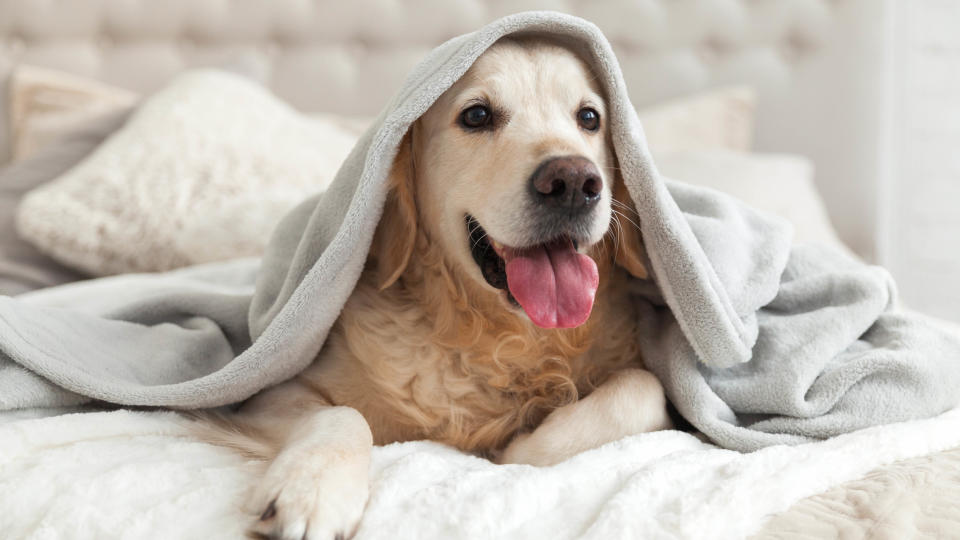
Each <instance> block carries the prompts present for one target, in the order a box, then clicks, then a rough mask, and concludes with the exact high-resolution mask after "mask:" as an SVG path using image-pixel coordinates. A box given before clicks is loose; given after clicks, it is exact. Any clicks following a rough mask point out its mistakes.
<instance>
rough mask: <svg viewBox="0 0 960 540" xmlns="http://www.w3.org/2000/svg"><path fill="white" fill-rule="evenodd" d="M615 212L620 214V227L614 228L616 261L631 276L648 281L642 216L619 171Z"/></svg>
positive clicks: (616, 181)
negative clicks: (641, 225)
mask: <svg viewBox="0 0 960 540" xmlns="http://www.w3.org/2000/svg"><path fill="white" fill-rule="evenodd" d="M613 210H614V211H615V212H617V213H618V214H619V215H616V216H615V218H616V220H617V221H619V226H616V225H615V226H614V234H616V246H617V252H616V258H615V259H614V260H615V261H616V263H617V265H618V266H622V267H623V268H624V269H625V270H626V271H627V272H628V273H629V274H630V275H631V276H633V277H636V278H639V279H647V277H649V275H650V274H649V272H647V265H646V264H644V262H643V260H644V258H645V255H646V253H645V251H644V247H643V238H642V236H641V234H640V216H638V215H637V207H636V205H634V204H633V198H632V197H630V192H628V191H627V186H626V184H624V183H623V178H622V177H621V176H620V173H619V171H618V172H617V174H616V175H615V178H614V181H613Z"/></svg>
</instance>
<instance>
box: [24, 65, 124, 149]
mask: <svg viewBox="0 0 960 540" xmlns="http://www.w3.org/2000/svg"><path fill="white" fill-rule="evenodd" d="M9 85H10V86H9V99H10V104H9V108H10V133H11V136H12V139H11V147H12V151H13V161H21V160H24V159H26V158H28V157H30V156H32V155H34V154H36V153H37V152H38V151H39V150H40V149H41V148H43V147H44V146H47V145H49V144H50V143H51V142H52V141H54V140H56V139H57V138H59V137H62V136H63V135H65V134H68V133H72V132H75V131H77V130H78V129H81V128H82V127H83V126H85V125H87V124H89V123H90V122H91V121H94V120H95V119H97V118H101V117H103V116H105V115H109V114H111V113H113V112H116V111H120V110H123V109H126V108H129V107H130V106H132V105H133V104H134V103H135V102H136V101H137V95H136V94H134V93H133V92H129V91H127V90H124V89H122V88H117V87H115V86H110V85H107V84H102V83H99V82H97V81H94V80H91V79H87V78H84V77H77V76H75V75H70V74H68V73H64V72H61V71H54V70H49V69H44V68H39V67H35V66H29V65H21V66H19V67H17V68H16V69H14V71H13V73H12V74H11V75H10V82H9Z"/></svg>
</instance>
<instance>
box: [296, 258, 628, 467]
mask: <svg viewBox="0 0 960 540" xmlns="http://www.w3.org/2000/svg"><path fill="white" fill-rule="evenodd" d="M611 275H613V273H612V272H611ZM617 275H618V276H619V274H617ZM422 277H426V276H422ZM620 277H622V276H620ZM408 278H412V279H407V280H406V281H401V282H400V284H399V286H394V287H391V288H389V289H387V290H385V291H378V290H377V289H376V288H375V287H374V286H373V284H372V283H370V282H368V281H367V280H365V279H363V278H361V282H360V283H359V284H358V286H357V288H356V290H355V291H354V293H353V295H352V296H351V297H350V299H349V301H348V302H347V305H346V306H345V308H344V311H343V314H342V315H341V317H340V319H339V320H338V321H337V323H336V325H335V326H334V328H333V329H332V330H331V333H330V336H329V337H328V339H327V343H326V345H325V346H324V349H323V351H321V353H320V356H319V357H318V359H317V361H316V362H314V364H313V365H312V366H311V367H310V368H308V369H307V370H306V371H305V372H304V373H302V374H301V376H300V381H301V382H303V383H306V384H307V385H308V386H310V387H312V388H314V389H316V390H317V391H318V392H320V393H322V394H323V395H324V396H325V397H326V399H328V400H330V401H332V402H333V404H335V405H347V406H350V407H353V408H355V409H357V410H359V411H360V412H361V413H362V414H363V416H364V417H365V418H366V420H367V422H368V423H369V425H370V428H371V430H372V432H373V435H374V439H375V441H376V443H377V444H386V443H389V442H394V441H405V440H417V439H430V440H436V441H440V442H445V443H448V444H451V445H453V446H456V447H458V448H460V449H463V450H468V451H479V452H488V451H495V450H497V449H499V448H501V447H503V446H504V445H505V444H506V443H507V442H509V440H510V438H511V437H512V436H513V435H514V434H516V433H517V432H518V431H523V430H528V429H532V428H534V427H536V425H538V424H539V423H540V421H541V420H542V419H543V417H544V416H546V414H548V413H549V412H550V411H552V410H553V409H555V408H557V407H559V406H562V405H565V404H568V403H572V402H574V401H576V400H577V399H578V398H579V397H582V396H583V395H585V394H586V393H589V391H590V390H591V389H592V388H594V387H595V386H596V385H598V384H600V383H602V382H603V380H605V378H606V377H607V376H608V375H609V374H610V373H612V372H613V371H616V370H618V369H622V368H623V367H626V366H629V365H635V366H639V363H640V362H639V354H638V351H637V350H636V345H635V343H636V339H635V331H636V330H635V327H634V325H633V324H632V323H631V321H633V320H635V318H634V317H633V316H632V310H631V309H630V307H629V302H628V300H627V299H626V298H615V297H613V296H612V295H610V294H608V292H607V291H610V290H623V289H622V288H620V287H617V286H612V287H611V286H609V285H610V284H609V283H608V284H607V285H608V286H601V289H600V290H599V291H598V298H597V303H596V305H595V308H594V312H593V314H592V315H591V317H590V320H589V321H588V322H587V324H585V325H583V326H581V327H579V328H577V329H571V330H564V331H557V330H542V329H539V328H536V327H535V326H533V325H532V324H531V323H529V321H527V320H525V319H524V318H522V317H519V316H518V315H517V314H516V313H512V312H510V311H508V310H506V309H504V308H503V307H502V306H501V305H498V304H497V303H498V302H499V300H498V299H497V298H496V297H492V295H490V294H489V293H488V292H486V291H477V290H472V289H471V288H470V287H464V286H463V284H460V283H458V284H455V285H454V284H451V283H449V282H448V283H446V284H445V285H444V281H443V280H439V281H438V280H435V279H428V280H426V282H428V283H431V284H432V285H433V286H432V287H421V286H420V285H421V284H422V283H423V281H421V280H419V279H417V276H408ZM478 294H481V295H486V296H485V297H484V296H477V295H478ZM483 298H486V300H487V301H486V302H484V301H482V300H478V299H483Z"/></svg>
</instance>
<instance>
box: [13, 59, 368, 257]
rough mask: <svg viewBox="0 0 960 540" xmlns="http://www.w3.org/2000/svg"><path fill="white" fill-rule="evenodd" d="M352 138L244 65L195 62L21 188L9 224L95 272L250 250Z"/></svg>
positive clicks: (329, 171)
mask: <svg viewBox="0 0 960 540" xmlns="http://www.w3.org/2000/svg"><path fill="white" fill-rule="evenodd" d="M241 111H242V112H241ZM355 140H356V137H355V135H354V134H353V133H351V132H348V131H346V130H344V129H342V128H339V127H338V126H335V125H333V124H329V123H327V124H324V123H319V122H315V121H311V120H309V119H308V118H306V117H304V116H302V115H300V114H299V113H297V112H296V111H294V110H293V109H291V108H290V107H289V106H287V105H285V104H284V103H282V102H281V101H279V100H277V99H276V98H274V97H273V96H271V95H270V94H269V93H268V92H267V91H266V90H264V89H263V88H262V87H261V86H259V85H258V84H256V83H253V82H250V81H248V80H246V79H244V78H242V77H239V76H236V75H230V74H227V73H222V72H213V71H198V72H193V73H190V74H186V75H182V76H181V77H179V78H178V79H177V80H176V82H175V83H174V84H171V85H170V86H168V87H166V88H165V89H163V90H161V91H160V92H158V93H157V94H156V95H154V96H152V97H151V99H149V100H148V101H146V102H145V103H144V104H143V105H142V106H140V107H139V108H137V110H136V111H135V112H134V113H133V114H132V115H131V117H130V120H129V121H128V122H127V123H126V125H124V127H123V128H122V129H121V130H119V131H118V132H117V133H115V134H113V136H111V137H110V139H109V140H107V141H106V142H105V143H104V144H103V145H101V146H100V147H98V148H97V149H96V151H94V152H93V154H91V155H90V156H89V157H88V158H87V159H86V160H84V161H83V163H81V164H79V165H78V166H77V167H74V168H73V169H71V170H69V171H68V172H67V173H66V174H64V175H63V176H61V177H60V178H58V179H57V180H56V181H54V182H51V183H49V184H46V185H44V186H43V187H41V188H38V189H36V190H34V191H32V192H31V193H30V194H28V195H27V196H26V197H25V198H24V200H23V202H22V203H21V205H20V210H19V213H18V219H17V228H18V231H19V233H20V235H21V236H22V237H23V238H25V239H27V240H29V241H30V242H32V243H33V244H35V245H36V246H38V247H40V248H41V249H42V250H43V251H44V252H46V253H49V254H50V255H51V256H53V257H56V258H57V259H58V260H60V261H61V262H64V263H65V264H69V265H70V266H72V267H74V268H78V269H80V270H83V271H85V272H87V273H90V274H93V275H110V274H118V273H124V272H143V271H162V270H171V269H174V268H179V267H183V266H188V265H191V264H199V263H205V262H210V261H220V260H226V259H231V258H236V257H245V256H254V255H260V254H261V253H262V252H263V248H264V245H265V244H266V242H267V240H268V239H269V237H270V231H271V230H272V229H273V228H274V226H276V224H277V221H279V219H280V218H281V217H282V216H283V214H285V213H286V212H287V211H289V210H290V208H292V207H293V206H295V205H296V204H297V202H299V201H301V200H303V199H304V198H305V197H307V196H308V195H310V194H313V193H316V192H318V191H322V190H323V189H324V188H325V187H326V185H327V184H328V183H329V182H330V180H331V179H332V178H333V175H334V173H335V172H336V170H337V168H338V167H339V165H340V163H341V162H342V161H343V158H344V157H345V156H346V155H347V153H349V151H350V148H351V147H352V146H353V144H354V142H355Z"/></svg>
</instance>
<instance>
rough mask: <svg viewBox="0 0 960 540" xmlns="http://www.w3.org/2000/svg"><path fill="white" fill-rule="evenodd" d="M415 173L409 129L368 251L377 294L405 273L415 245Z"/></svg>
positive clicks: (390, 179) (392, 170) (393, 167)
mask: <svg viewBox="0 0 960 540" xmlns="http://www.w3.org/2000/svg"><path fill="white" fill-rule="evenodd" d="M415 173H416V171H415V164H414V159H413V127H411V128H410V131H408V132H407V134H406V135H405V136H404V137H403V140H402V141H401V142H400V148H399V150H398V151H397V157H396V158H394V160H393V166H392V167H391V169H390V176H389V177H388V178H387V189H389V191H388V193H387V200H386V203H385V204H384V207H383V216H382V217H381V218H380V224H379V225H378V226H377V232H376V235H375V236H374V239H373V246H372V249H371V255H372V257H373V258H374V259H375V264H376V275H377V280H378V281H379V283H380V290H381V291H382V290H384V289H386V288H387V287H389V286H391V285H393V284H394V283H395V282H396V281H397V279H398V278H399V277H400V275H401V274H403V271H404V270H406V268H407V264H408V263H409V262H410V256H411V255H412V254H413V248H414V245H415V244H416V241H417V221H418V220H417V203H416V199H415V196H414V178H415V176H416V174H415Z"/></svg>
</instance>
